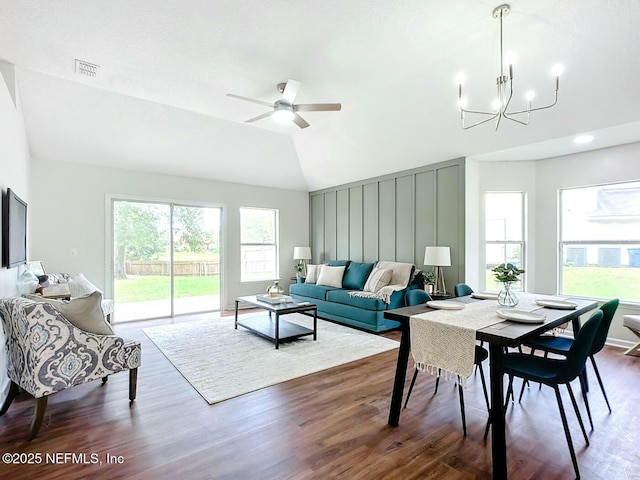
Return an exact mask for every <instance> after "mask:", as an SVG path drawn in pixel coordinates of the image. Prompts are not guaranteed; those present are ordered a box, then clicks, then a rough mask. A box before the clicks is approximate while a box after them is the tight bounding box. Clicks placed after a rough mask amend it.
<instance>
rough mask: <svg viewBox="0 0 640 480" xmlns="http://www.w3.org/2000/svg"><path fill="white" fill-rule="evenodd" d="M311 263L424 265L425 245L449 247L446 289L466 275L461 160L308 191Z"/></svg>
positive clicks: (463, 181)
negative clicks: (449, 259)
mask: <svg viewBox="0 0 640 480" xmlns="http://www.w3.org/2000/svg"><path fill="white" fill-rule="evenodd" d="M309 208H310V218H311V222H310V228H311V231H310V239H311V253H312V255H313V259H312V261H311V263H322V262H325V261H327V260H347V259H348V260H352V261H354V262H373V261H375V260H389V261H397V262H409V263H414V264H415V265H416V268H418V269H420V270H430V269H431V268H432V267H430V266H428V267H425V266H424V264H423V261H424V249H425V247H426V246H431V245H439V246H447V247H450V248H451V267H444V268H443V270H444V273H445V278H446V284H447V291H449V290H453V285H455V284H456V283H458V282H461V281H463V280H462V279H464V267H465V266H464V258H465V255H464V248H465V241H464V239H465V233H464V226H465V222H464V217H465V215H464V210H465V159H464V158H459V159H455V160H450V161H446V162H442V163H437V164H433V165H427V166H424V167H420V168H416V169H412V170H406V171H402V172H397V173H393V174H390V175H385V176H382V177H377V178H371V179H367V180H362V181H360V182H355V183H350V184H347V185H341V186H337V187H331V188H326V189H323V190H318V191H314V192H311V193H310V194H309Z"/></svg>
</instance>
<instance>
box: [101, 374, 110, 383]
mask: <svg viewBox="0 0 640 480" xmlns="http://www.w3.org/2000/svg"><path fill="white" fill-rule="evenodd" d="M107 380H109V377H108V376H106V377H102V384H103V385H104V384H105V383H107Z"/></svg>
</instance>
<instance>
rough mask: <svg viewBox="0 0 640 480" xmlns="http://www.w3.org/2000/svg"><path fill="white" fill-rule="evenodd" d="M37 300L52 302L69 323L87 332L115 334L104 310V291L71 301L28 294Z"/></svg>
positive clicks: (28, 296)
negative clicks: (102, 304)
mask: <svg viewBox="0 0 640 480" xmlns="http://www.w3.org/2000/svg"><path fill="white" fill-rule="evenodd" d="M27 298H30V299H31V300H35V301H36V302H42V303H49V304H51V305H52V306H53V307H54V308H55V309H56V310H58V312H60V315H62V316H63V317H64V318H66V319H67V320H68V321H69V323H71V324H72V325H74V326H75V327H78V328H79V329H80V330H84V331H85V332H91V333H98V334H101V335H113V334H114V333H113V329H112V328H111V325H109V324H108V323H107V321H106V320H105V318H104V313H103V311H102V307H101V303H102V293H100V292H99V291H95V292H93V293H91V294H89V295H85V296H83V297H78V298H72V299H71V300H69V301H62V300H52V299H49V298H42V296H40V295H27Z"/></svg>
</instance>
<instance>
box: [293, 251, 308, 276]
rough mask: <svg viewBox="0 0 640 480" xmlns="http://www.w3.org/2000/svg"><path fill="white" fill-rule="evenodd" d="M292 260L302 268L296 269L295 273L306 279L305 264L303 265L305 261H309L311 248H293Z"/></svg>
mask: <svg viewBox="0 0 640 480" xmlns="http://www.w3.org/2000/svg"><path fill="white" fill-rule="evenodd" d="M293 259H294V260H298V265H300V266H302V268H297V269H296V271H297V272H299V273H300V274H301V275H299V276H301V277H306V276H307V264H306V263H305V260H311V247H294V249H293Z"/></svg>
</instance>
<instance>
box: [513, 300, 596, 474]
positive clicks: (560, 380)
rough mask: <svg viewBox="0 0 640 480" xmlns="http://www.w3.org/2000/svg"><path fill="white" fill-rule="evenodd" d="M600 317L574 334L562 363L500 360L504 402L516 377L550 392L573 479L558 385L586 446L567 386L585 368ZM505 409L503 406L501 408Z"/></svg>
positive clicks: (518, 356)
mask: <svg viewBox="0 0 640 480" xmlns="http://www.w3.org/2000/svg"><path fill="white" fill-rule="evenodd" d="M602 317H603V313H602V311H601V310H597V311H596V312H594V313H593V314H592V315H591V317H590V318H589V320H587V322H586V323H585V324H584V326H583V327H582V328H581V329H580V330H579V331H578V334H577V335H576V337H575V340H574V341H573V343H572V344H571V347H570V348H569V350H568V351H567V352H566V356H565V358H563V359H557V358H549V357H539V356H536V355H530V354H528V353H508V354H507V355H505V356H504V358H503V368H504V373H505V374H507V375H509V386H508V387H507V398H509V393H510V392H512V391H513V378H514V377H520V378H522V379H523V380H530V381H532V382H538V383H541V384H544V385H547V386H549V387H551V388H553V390H554V392H555V394H556V401H557V402H558V409H559V410H560V417H561V419H562V425H563V427H564V434H565V437H566V438H567V445H568V446H569V453H570V454H571V462H572V463H573V468H574V470H575V472H576V478H580V471H579V469H578V461H577V460H576V453H575V450H574V448H573V441H572V440H571V433H570V432H569V426H568V424H567V415H566V413H565V410H564V407H563V405H562V397H561V396H560V385H566V386H567V390H568V391H569V396H570V397H571V403H572V405H573V409H574V410H575V412H576V416H577V417H578V423H579V424H580V428H581V430H582V435H583V436H584V439H585V441H586V443H587V445H589V438H588V437H587V432H586V430H585V428H584V423H583V422H582V416H581V415H580V410H579V408H578V404H577V403H576V398H575V396H574V394H573V390H572V389H571V382H572V381H573V380H575V378H576V377H578V376H579V375H580V374H581V373H582V371H583V370H584V368H585V365H586V361H587V357H588V356H589V353H590V351H591V348H592V346H593V344H594V340H595V338H596V335H597V334H598V329H599V328H600V325H601V323H602ZM505 409H506V405H505Z"/></svg>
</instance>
